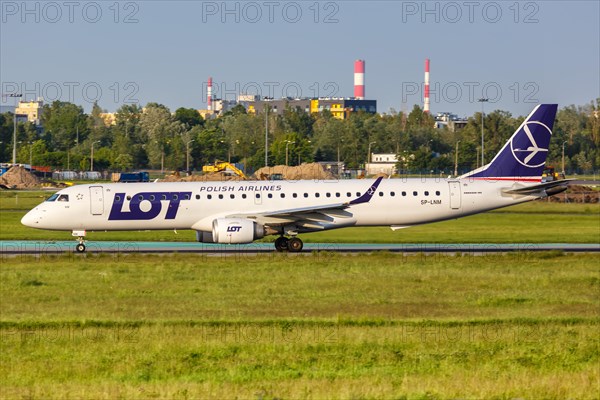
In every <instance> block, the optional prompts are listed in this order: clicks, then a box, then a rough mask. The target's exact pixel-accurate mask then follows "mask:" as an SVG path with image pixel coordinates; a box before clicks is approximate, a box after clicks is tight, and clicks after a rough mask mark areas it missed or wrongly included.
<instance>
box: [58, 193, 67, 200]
mask: <svg viewBox="0 0 600 400" xmlns="http://www.w3.org/2000/svg"><path fill="white" fill-rule="evenodd" d="M57 201H69V195H68V194H61V195H60V196H58V199H57Z"/></svg>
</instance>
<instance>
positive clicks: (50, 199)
mask: <svg viewBox="0 0 600 400" xmlns="http://www.w3.org/2000/svg"><path fill="white" fill-rule="evenodd" d="M57 197H58V193H54V194H53V195H52V196H50V197H48V198H47V199H46V201H54V200H56V198H57Z"/></svg>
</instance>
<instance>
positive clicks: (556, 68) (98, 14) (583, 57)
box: [0, 0, 600, 116]
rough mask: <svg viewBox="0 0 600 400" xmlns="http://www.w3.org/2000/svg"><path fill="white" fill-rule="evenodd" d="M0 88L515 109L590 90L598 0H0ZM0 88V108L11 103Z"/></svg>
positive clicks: (59, 96)
mask: <svg viewBox="0 0 600 400" xmlns="http://www.w3.org/2000/svg"><path fill="white" fill-rule="evenodd" d="M0 21H1V25H0V82H1V89H0V90H1V91H2V94H3V95H5V94H10V93H15V92H19V93H23V94H24V95H25V96H26V98H27V99H32V98H35V97H43V98H44V99H45V101H47V102H50V101H52V100H62V101H71V102H74V103H76V104H79V105H81V106H83V107H84V108H85V110H86V111H87V112H89V110H90V109H91V105H92V104H93V102H94V101H97V102H98V104H99V105H100V106H101V107H102V108H103V109H106V110H107V111H109V112H113V111H115V110H116V109H118V108H119V107H120V106H121V105H123V104H129V103H138V104H140V105H142V106H143V105H145V104H146V103H148V102H157V103H162V104H165V105H166V106H168V107H169V108H170V109H171V110H172V111H174V110H175V109H177V108H179V107H191V108H206V82H207V79H208V77H209V76H212V77H213V82H214V89H213V91H214V92H215V94H216V96H217V97H221V98H226V99H234V98H235V97H236V96H237V94H240V93H245V92H247V93H251V94H262V95H263V96H266V95H269V96H273V97H275V98H281V97H285V96H290V97H313V96H321V97H327V96H330V97H351V96H352V95H353V71H354V70H353V68H354V61H355V60H356V59H364V60H365V61H366V77H365V84H366V98H368V99H375V100H377V106H378V111H379V112H390V110H391V109H393V110H396V111H410V110H411V109H412V108H413V106H414V105H415V104H418V105H420V106H422V104H423V99H422V92H423V90H422V87H423V72H424V61H425V59H426V58H429V59H430V60H431V83H430V84H431V111H432V113H437V112H453V113H455V114H458V115H459V116H470V115H472V114H473V113H475V112H477V111H480V110H481V105H482V103H479V102H478V101H477V100H478V99H479V98H481V97H485V98H488V99H489V102H488V103H485V104H484V107H485V111H486V112H489V111H491V110H496V109H500V110H505V111H509V112H511V113H512V114H513V115H515V116H516V115H527V114H528V113H529V111H530V110H531V109H532V108H533V107H534V105H535V104H538V103H541V102H545V103H558V104H559V106H561V107H563V106H567V105H571V104H575V105H584V104H587V103H589V102H590V101H592V100H595V99H596V98H598V97H600V2H599V1H597V0H596V1H519V2H517V1H457V2H454V1H443V2H439V1H427V2H424V1H319V2H317V1H277V0H273V1H270V0H266V1H241V2H240V1H227V2H224V1H119V2H117V1H112V0H109V1H81V2H80V1H56V2H55V1H29V2H23V1H4V0H2V1H0ZM13 102H14V99H10V98H6V97H3V98H2V100H1V102H0V105H1V106H7V105H11V104H13Z"/></svg>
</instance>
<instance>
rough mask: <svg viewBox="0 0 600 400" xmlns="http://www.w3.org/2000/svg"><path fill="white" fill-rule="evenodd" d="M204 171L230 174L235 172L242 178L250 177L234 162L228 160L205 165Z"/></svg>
mask: <svg viewBox="0 0 600 400" xmlns="http://www.w3.org/2000/svg"><path fill="white" fill-rule="evenodd" d="M202 172H204V173H207V172H225V173H229V174H235V175H237V176H239V177H240V178H242V179H248V177H247V176H246V174H244V173H243V172H242V171H241V170H240V169H239V168H237V167H236V166H235V165H233V164H232V163H229V162H227V161H215V163H214V164H209V165H205V166H203V167H202Z"/></svg>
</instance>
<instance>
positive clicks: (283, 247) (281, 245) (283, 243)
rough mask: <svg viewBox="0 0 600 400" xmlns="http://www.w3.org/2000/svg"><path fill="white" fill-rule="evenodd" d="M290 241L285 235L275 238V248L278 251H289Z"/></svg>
mask: <svg viewBox="0 0 600 400" xmlns="http://www.w3.org/2000/svg"><path fill="white" fill-rule="evenodd" d="M288 242H289V239H288V238H286V237H283V236H281V237H278V238H277V239H276V240H275V249H276V250H277V251H287V250H288Z"/></svg>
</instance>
